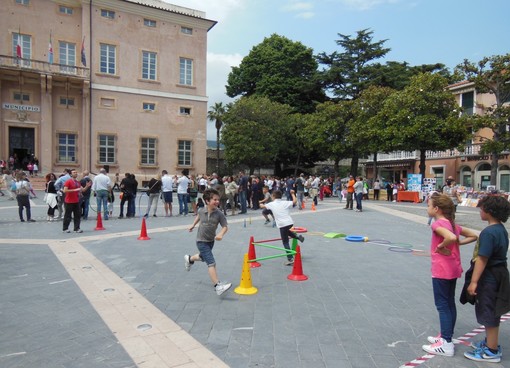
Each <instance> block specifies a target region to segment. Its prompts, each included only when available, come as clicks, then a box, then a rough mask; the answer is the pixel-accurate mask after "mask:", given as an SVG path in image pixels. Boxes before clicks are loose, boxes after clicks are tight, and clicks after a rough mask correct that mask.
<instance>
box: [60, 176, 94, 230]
mask: <svg viewBox="0 0 510 368" xmlns="http://www.w3.org/2000/svg"><path fill="white" fill-rule="evenodd" d="M77 178H78V171H76V170H72V171H71V178H70V179H68V180H67V181H66V182H65V183H64V194H65V197H64V205H65V214H64V223H63V227H62V231H63V232H64V233H70V232H71V230H69V224H70V223H71V217H73V222H74V232H75V233H82V232H83V230H82V229H80V222H81V213H80V194H81V193H82V192H84V191H85V190H87V189H88V188H90V186H91V185H92V182H91V181H89V182H88V183H87V184H86V186H85V187H82V186H81V184H80V182H79V181H78V180H77Z"/></svg>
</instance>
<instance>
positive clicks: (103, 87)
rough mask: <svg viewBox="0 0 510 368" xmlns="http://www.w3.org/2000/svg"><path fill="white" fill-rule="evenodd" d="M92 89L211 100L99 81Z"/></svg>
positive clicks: (199, 100)
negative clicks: (100, 82)
mask: <svg viewBox="0 0 510 368" xmlns="http://www.w3.org/2000/svg"><path fill="white" fill-rule="evenodd" d="M92 89H94V90H98V91H109V92H119V93H128V94H135V95H142V96H152V97H159V98H172V99H177V100H187V101H196V102H208V101H209V99H208V98H207V96H193V95H186V94H181V93H171V92H159V91H154V90H148V89H140V88H132V87H122V86H112V85H108V84H99V83H92Z"/></svg>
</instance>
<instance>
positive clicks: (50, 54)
mask: <svg viewBox="0 0 510 368" xmlns="http://www.w3.org/2000/svg"><path fill="white" fill-rule="evenodd" d="M48 63H50V64H53V46H52V45H51V32H50V44H49V45H48Z"/></svg>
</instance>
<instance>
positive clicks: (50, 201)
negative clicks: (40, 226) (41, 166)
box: [45, 173, 57, 222]
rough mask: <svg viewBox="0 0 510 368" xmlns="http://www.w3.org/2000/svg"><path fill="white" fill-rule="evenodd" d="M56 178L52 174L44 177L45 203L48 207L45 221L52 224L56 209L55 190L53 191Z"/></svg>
mask: <svg viewBox="0 0 510 368" xmlns="http://www.w3.org/2000/svg"><path fill="white" fill-rule="evenodd" d="M56 180H57V177H56V176H55V174H53V173H49V174H47V175H46V196H45V202H46V204H47V205H48V212H47V213H46V214H47V215H48V216H47V218H46V220H47V221H49V222H52V221H53V220H54V217H55V210H56V209H57V190H56V189H55V181H56Z"/></svg>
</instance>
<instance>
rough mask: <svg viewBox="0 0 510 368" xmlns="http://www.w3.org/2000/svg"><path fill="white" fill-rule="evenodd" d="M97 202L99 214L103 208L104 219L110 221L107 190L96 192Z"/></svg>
mask: <svg viewBox="0 0 510 368" xmlns="http://www.w3.org/2000/svg"><path fill="white" fill-rule="evenodd" d="M96 202H97V213H101V208H102V209H103V218H104V219H105V220H108V191H107V190H98V191H97V192H96Z"/></svg>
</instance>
